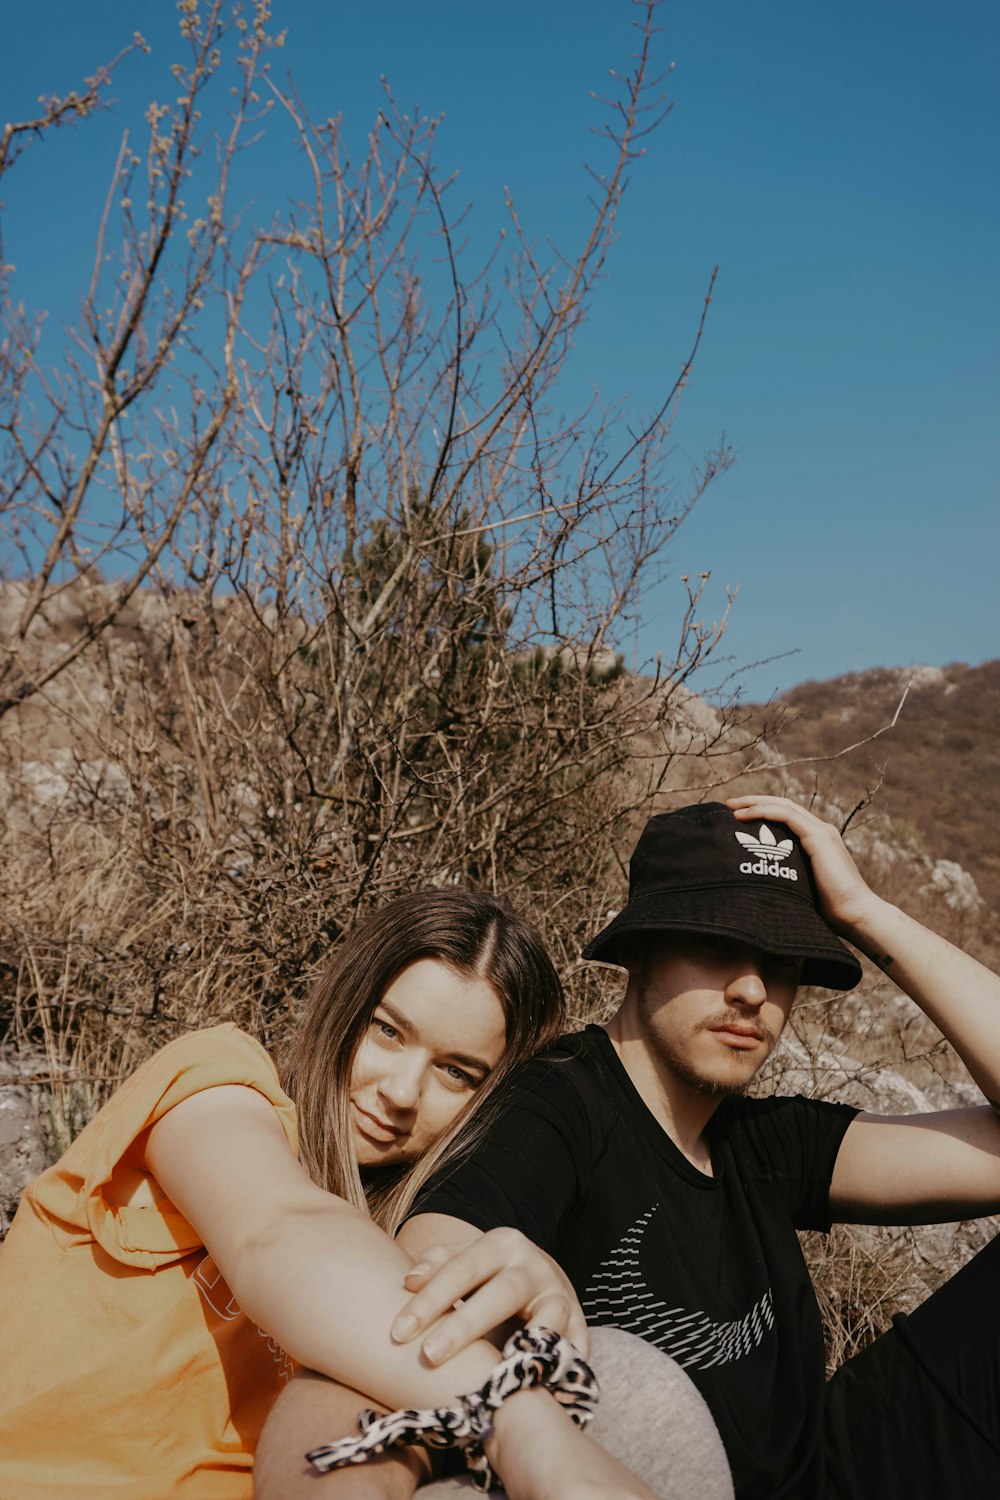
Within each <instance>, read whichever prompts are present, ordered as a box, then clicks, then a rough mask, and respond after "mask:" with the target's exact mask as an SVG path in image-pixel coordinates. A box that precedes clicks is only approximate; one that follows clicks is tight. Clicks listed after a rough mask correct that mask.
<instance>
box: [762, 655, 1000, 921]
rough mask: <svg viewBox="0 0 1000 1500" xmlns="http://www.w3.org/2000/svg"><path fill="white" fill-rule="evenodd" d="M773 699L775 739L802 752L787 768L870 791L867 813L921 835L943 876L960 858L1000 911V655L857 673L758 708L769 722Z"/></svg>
mask: <svg viewBox="0 0 1000 1500" xmlns="http://www.w3.org/2000/svg"><path fill="white" fill-rule="evenodd" d="M904 693H905V695H906V696H905V701H903V702H902V708H901V709H900V711H899V715H898V719H897V721H896V723H895V725H894V726H893V727H892V728H891V729H887V728H886V727H885V726H887V725H889V724H890V723H891V722H892V719H893V717H894V715H895V714H896V711H897V709H899V706H900V702H901V700H903V695H904ZM776 709H777V711H778V713H777V718H778V720H779V722H780V726H781V727H780V732H779V733H778V734H777V736H775V737H772V738H771V741H770V744H771V748H772V749H773V750H774V751H775V752H777V759H778V760H779V761H780V762H784V761H795V762H797V764H795V765H794V766H791V767H789V770H790V771H791V772H792V774H793V775H794V776H795V778H796V779H797V780H798V781H799V783H800V784H801V785H802V786H804V787H810V788H815V789H816V790H817V791H818V792H819V793H820V795H821V796H823V797H825V798H829V799H831V800H833V801H836V802H838V803H839V804H840V805H841V806H844V807H847V808H851V807H853V806H854V805H855V804H856V803H858V802H859V801H861V799H862V798H863V797H865V796H866V794H867V793H868V792H871V793H872V794H873V796H872V802H871V806H870V807H869V808H866V809H865V810H864V812H863V814H862V816H863V817H864V818H865V819H866V820H871V819H873V818H874V819H875V820H876V821H877V823H878V824H880V825H881V826H882V827H883V828H884V829H886V830H888V829H889V828H890V827H891V830H892V836H894V837H896V838H899V839H904V840H906V841H909V842H912V843H913V844H915V845H916V847H917V848H918V849H919V850H920V851H921V852H922V853H924V854H925V855H926V856H927V857H928V858H929V859H930V860H931V861H932V863H933V864H934V865H935V868H938V869H943V870H944V874H943V875H939V876H938V879H939V880H942V879H946V877H947V866H948V865H949V864H953V865H958V866H961V868H962V869H963V870H964V871H966V872H968V874H969V875H971V877H972V879H973V880H974V881H975V884H976V886H977V888H978V894H979V896H980V897H981V898H982V901H983V903H984V908H985V912H992V913H996V912H1000V844H998V842H997V839H996V837H995V834H994V830H995V829H996V827H997V826H998V823H1000V776H998V775H997V767H998V750H997V734H998V730H1000V660H998V661H988V662H984V663H983V664H982V665H981V666H978V667H967V666H963V665H954V666H949V667H911V668H902V667H894V668H886V669H881V668H880V669H878V670H875V671H870V672H852V673H849V674H848V675H846V676H844V677H835V678H833V679H832V680H831V681H829V682H806V683H803V684H802V685H801V686H800V687H796V688H793V689H792V690H791V692H789V693H786V694H785V696H784V697H783V698H781V699H779V700H778V701H777V703H776V704H772V705H770V706H769V707H768V709H766V710H765V709H758V710H757V711H756V712H757V714H759V715H760V716H765V715H766V716H767V717H768V718H769V719H772V720H773V719H775V717H776V715H775V710H776ZM880 730H883V731H884V732H883V733H878V731H880ZM876 735H877V737H876V738H872V736H876ZM859 742H861V743H859ZM852 745H855V746H856V747H857V748H854V749H850V748H847V747H850V746H852ZM811 757H820V758H817V759H815V760H812V759H811ZM821 757H832V758H825V759H824V758H821Z"/></svg>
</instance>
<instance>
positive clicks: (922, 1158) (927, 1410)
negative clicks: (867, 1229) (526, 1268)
mask: <svg viewBox="0 0 1000 1500" xmlns="http://www.w3.org/2000/svg"><path fill="white" fill-rule="evenodd" d="M841 937H843V938H847V939H849V940H850V941H851V942H852V943H853V944H854V946H855V947H857V948H860V949H861V950H862V951H863V952H865V953H866V954H867V955H868V956H869V957H870V958H871V959H873V960H874V961H875V962H876V963H877V964H879V965H880V966H881V967H882V968H883V969H885V970H886V971H887V972H888V973H890V974H891V975H892V977H893V979H894V981H895V982H896V983H897V984H898V985H899V987H900V988H901V989H903V990H905V991H906V992H907V993H908V994H910V995H911V996H912V997H913V999H914V1000H915V1001H916V1002H917V1003H918V1004H919V1005H920V1006H921V1008H922V1009H923V1011H924V1012H925V1014H926V1015H927V1016H928V1017H929V1018H930V1019H931V1020H932V1021H933V1022H934V1023H935V1024H936V1025H937V1026H938V1027H939V1028H940V1029H941V1031H942V1032H943V1033H944V1034H945V1035H946V1036H947V1037H948V1039H949V1040H950V1041H951V1043H952V1044H953V1046H954V1047H955V1049H956V1050H957V1052H958V1053H959V1055H960V1056H961V1057H962V1059H963V1061H964V1062H965V1064H966V1066H967V1067H968V1069H969V1071H970V1073H971V1074H972V1076H973V1078H974V1079H975V1080H976V1082H977V1084H978V1085H979V1087H980V1088H981V1089H982V1090H983V1092H984V1094H985V1096H986V1099H987V1100H988V1101H995V1100H997V1099H1000V981H998V980H997V979H996V977H995V976H993V975H992V974H990V973H989V972H988V971H987V970H985V969H984V968H983V967H982V966H981V965H980V964H978V963H976V962H975V961H974V960H973V959H971V958H969V957H968V956H967V955H965V954H963V953H961V952H960V951H959V950H957V949H955V948H954V947H952V946H951V945H950V944H949V943H947V942H945V941H944V940H943V939H941V938H939V937H937V936H936V935H935V934H933V933H931V932H929V931H928V930H927V929H925V928H923V927H921V926H920V925H919V924H918V923H916V922H914V921H912V920H911V919H910V918H908V917H907V916H905V915H904V914H903V913H902V912H901V911H899V910H898V909H897V908H895V907H893V906H891V905H889V904H888V903H887V902H885V901H883V900H881V899H880V898H879V897H877V896H876V895H875V894H874V892H872V891H871V890H870V889H869V887H868V886H867V885H866V884H865V882H864V881H863V879H862V878H861V876H860V874H859V872H858V870H857V868H856V866H855V865H854V862H853V860H852V859H851V857H850V855H849V854H848V852H847V849H846V847H845V846H844V844H843V841H842V840H841V838H840V836H839V834H838V833H837V832H836V830H835V829H834V828H832V827H831V826H830V825H829V824H827V823H825V822H823V821H822V820H821V819H819V818H817V817H815V816H814V815H813V814H811V813H809V812H807V811H805V810H804V809H802V808H801V807H799V806H797V805H796V804H794V803H792V802H789V801H787V800H786V799H783V798H773V797H742V798H736V799H733V800H732V801H731V802H730V803H729V804H728V806H722V805H721V804H707V805H702V806H698V807H693V808H684V809H681V810H680V811H678V812H674V813H669V814H663V815H660V816H659V817H657V818H654V819H652V820H651V822H650V823H649V824H648V825H647V827H646V829H645V831H644V833H643V835H642V837H641V839H640V841H639V845H638V847H637V849H636V851H635V855H634V857H633V860H632V866H631V882H630V895H629V901H628V904H627V905H626V906H625V908H624V909H623V910H622V911H621V912H620V913H619V914H618V916H617V917H616V918H615V919H614V921H613V922H611V923H610V925H609V926H608V927H606V928H605V929H604V931H603V932H601V933H600V934H599V935H598V937H597V938H595V939H594V941H593V942H592V943H591V944H590V946H589V948H588V949H587V950H586V951H587V956H588V957H591V958H596V959H600V960H603V961H606V962H607V961H610V962H617V963H621V964H623V965H624V966H625V967H627V969H628V973H629V983H628V990H627V993H626V996H625V1000H624V1002H623V1004H622V1007H621V1009H620V1010H619V1011H618V1013H617V1014H616V1015H615V1016H614V1017H612V1019H611V1020H610V1021H609V1022H608V1024H607V1026H606V1027H605V1028H603V1029H602V1028H589V1029H588V1030H587V1031H586V1032H585V1033H582V1034H581V1035H579V1036H577V1037H572V1038H569V1039H566V1040H565V1041H564V1043H563V1044H562V1045H561V1047H560V1049H559V1051H558V1053H557V1054H555V1055H553V1056H552V1057H550V1058H547V1059H541V1060H538V1061H536V1062H535V1063H532V1064H529V1065H528V1067H527V1068H526V1069H525V1071H524V1074H523V1076H522V1078H521V1081H520V1082H519V1084H518V1085H517V1086H516V1088H515V1089H514V1091H513V1097H512V1100H511V1103H510V1106H509V1108H508V1109H507V1111H506V1113H505V1114H504V1117H503V1119H502V1120H501V1121H500V1123H499V1125H498V1127H497V1128H496V1129H495V1130H494V1131H493V1132H492V1133H491V1135H490V1137H489V1139H488V1140H487V1141H486V1142H484V1144H483V1145H482V1147H481V1148H480V1149H479V1150H478V1151H477V1153H476V1154H475V1156H474V1157H473V1158H472V1159H471V1160H470V1161H468V1162H466V1163H465V1164H463V1165H462V1166H461V1167H460V1168H459V1169H458V1170H457V1171H455V1172H454V1173H453V1174H452V1175H451V1176H450V1177H449V1178H448V1179H447V1180H446V1181H444V1182H442V1183H439V1184H437V1185H436V1186H432V1187H431V1189H430V1190H429V1192H428V1193H427V1195H426V1197H425V1198H424V1199H423V1200H422V1201H421V1204H420V1212H419V1214H418V1215H417V1216H416V1217H414V1218H413V1219H411V1221H410V1222H409V1223H408V1224H407V1225H406V1226H405V1227H404V1230H403V1233H402V1237H401V1238H402V1243H403V1245H404V1248H405V1249H406V1250H407V1251H408V1252H409V1253H410V1254H411V1255H414V1256H415V1257H420V1256H421V1255H422V1254H423V1253H424V1251H425V1249H426V1247H428V1246H430V1245H435V1244H436V1245H441V1244H448V1245H451V1246H455V1245H459V1244H462V1243H466V1242H467V1243H469V1244H470V1246H473V1244H474V1242H475V1241H476V1238H477V1232H478V1231H483V1230H490V1229H492V1228H493V1227H494V1226H497V1225H513V1226H514V1227H515V1228H517V1229H519V1230H522V1231H523V1232H524V1233H525V1234H527V1235H528V1236H530V1238H531V1239H532V1240H534V1241H535V1242H536V1243H537V1244H538V1245H540V1246H541V1247H542V1248H543V1249H544V1250H546V1251H548V1252H549V1253H550V1254H551V1255H552V1256H553V1257H554V1258H555V1259H556V1260H557V1261H558V1262H559V1263H560V1264H561V1265H562V1266H563V1268H564V1269H565V1271H566V1272H567V1273H568V1275H569V1277H570V1279H571V1281H572V1283H573V1285H574V1287H575V1289H576V1292H577V1294H578V1296H579V1298H580V1301H581V1304H582V1306H583V1309H584V1312H585V1313H586V1315H587V1318H588V1320H589V1321H590V1322H591V1323H592V1324H597V1325H602V1324H603V1325H611V1326H614V1327H618V1328H621V1329H625V1330H627V1331H629V1332H631V1333H634V1334H638V1335H639V1336H640V1337H641V1338H642V1339H643V1340H645V1341H646V1342H647V1343H649V1344H652V1345H654V1346H656V1347H658V1348H659V1349H661V1350H663V1351H664V1352H665V1353H667V1354H669V1355H670V1356H672V1358H673V1359H674V1360H675V1361H677V1363H678V1364H679V1365H681V1366H682V1368H683V1369H685V1370H686V1371H687V1373H688V1375H690V1376H691V1377H692V1379H693V1380H694V1382H695V1384H696V1385H697V1386H698V1389H699V1390H700V1391H701V1393H702V1395H703V1397H704V1398H705V1400H706V1402H707V1403H708V1406H709V1408H710V1410H711V1412H712V1414H713V1416H714V1418H715V1421H716V1423H717V1425H718V1428H719V1431H720V1433H721V1436H722V1439H723V1441H724V1444H725V1448H726V1452H727V1455H728V1458H729V1463H730V1466H731V1469H732V1473H733V1481H734V1485H735V1490H736V1494H737V1496H738V1497H740V1500H749V1497H756V1496H760V1497H763V1496H770V1497H788V1500H791V1497H802V1500H815V1497H819V1496H824V1497H827V1496H831V1497H837V1500H848V1497H851V1500H853V1497H865V1496H868V1495H871V1496H876V1495H877V1496H878V1497H879V1500H892V1497H894V1496H897V1495H898V1496H900V1497H901V1496H903V1495H904V1494H905V1495H906V1496H907V1497H912V1496H919V1495H928V1496H930V1495H933V1496H935V1497H939V1496H949V1497H950V1496H956V1497H957V1496H962V1497H973V1500H974V1497H977V1496H980V1495H982V1496H986V1495H990V1496H995V1495H996V1494H997V1493H1000V1399H998V1397H1000V1333H998V1331H1000V1248H998V1246H1000V1242H997V1241H995V1242H994V1243H993V1244H992V1245H990V1246H989V1247H988V1248H987V1249H986V1250H985V1251H983V1252H982V1253H981V1254H980V1255H979V1256H977V1257H976V1259H975V1260H974V1261H973V1262H972V1263H971V1264H970V1265H969V1266H968V1267H966V1268H965V1269H964V1270H963V1271H962V1272H960V1273H959V1274H958V1276H956V1277H955V1278H953V1280H952V1282H950V1283H949V1284H948V1285H946V1286H945V1287H943V1288H942V1289H941V1290H940V1291H939V1292H937V1293H936V1294H935V1295H934V1296H933V1297H932V1298H930V1299H929V1301H928V1302H927V1303H926V1304H925V1305H924V1306H923V1307H922V1308H920V1309H918V1311H917V1312H916V1313H915V1314H914V1315H913V1316H912V1317H910V1318H908V1319H899V1320H897V1322H896V1324H895V1325H894V1327H893V1329H892V1330H891V1331H890V1332H889V1333H888V1334H886V1335H884V1336H883V1338H882V1339H880V1340H879V1341H878V1342H877V1343H876V1344H875V1345H873V1346H872V1347H871V1348H870V1349H869V1350H867V1351H865V1352H864V1353H863V1354H862V1355H860V1356H858V1357H856V1358H855V1359H853V1360H851V1361H849V1362H848V1364H847V1365H845V1367H844V1368H843V1369H842V1370H841V1371H840V1372H838V1374H837V1376H836V1377H835V1378H834V1380H833V1381H832V1382H830V1384H829V1385H828V1386H826V1387H825V1388H824V1384H823V1348H822V1338H821V1332H820V1326H819V1318H818V1313H817V1310H816V1305H815V1300H814V1298H813V1295H812V1291H811V1287H810V1285H809V1280H808V1276H807V1273H806V1269H805V1266H804V1263H803V1260H802V1256H801V1252H800V1251H799V1247H798V1242H797V1238H796V1234H795V1230H796V1229H797V1228H808V1227H816V1228H825V1227H827V1226H828V1224H829V1222H830V1221H831V1219H833V1220H840V1221H847V1222H866V1223H917V1222H934V1221H941V1220H948V1219H958V1218H967V1217H970V1216H973V1215H979V1214H984V1213H990V1212H994V1211H996V1210H998V1209H1000V1117H998V1109H997V1106H996V1104H994V1103H987V1104H985V1105H984V1106H982V1107H980V1108H972V1109H962V1110H953V1111H947V1112H943V1113H937V1114H923V1115H910V1116H903V1117H895V1118H889V1117H880V1116H874V1115H870V1114H866V1113H858V1112H856V1111H854V1110H852V1109H850V1108H848V1107H846V1106H843V1105H837V1104H827V1103H821V1102H818V1101H809V1100H801V1099H782V1098H771V1099H759V1100H757V1099H749V1098H746V1097H745V1090H746V1088H747V1085H748V1084H749V1083H750V1081H751V1080H752V1078H753V1077H754V1075H755V1073H756V1072H757V1071H758V1069H759V1068H760V1066H761V1065H762V1063H763V1062H764V1061H765V1060H766V1058H767V1057H768V1056H769V1055H770V1053H771V1051H772V1049H773V1047H774V1045H775V1043H776V1042H777V1039H778V1037H779V1036H780V1034H781V1030H782V1028H783V1026H784V1024H785V1021H786V1020H787V1017H788V1014H789V1012H790V1010H791V1008H792V1005H793V1003H794V999H795V991H796V987H797V985H798V984H799V983H800V982H804V983H808V984H820V985H827V986H830V987H832V988H835V989H849V988H851V987H853V985H854V984H855V983H856V982H857V980H858V979H859V978H860V966H859V965H858V963H857V960H856V959H855V958H854V957H853V955H852V954H851V953H850V952H849V951H848V950H847V949H846V948H845V947H844V946H843V944H842V943H841V941H840V938H841ZM473 1300H474V1299H473ZM419 1303H420V1299H419V1297H418V1298H417V1299H416V1306H417V1310H418V1311H423V1312H426V1308H424V1309H421V1308H420V1306H419ZM470 1306H471V1304H470ZM472 1315H473V1314H470V1316H472ZM454 1317H455V1315H452V1321H453V1322H454ZM670 1419H671V1413H670V1412H669V1411H662V1412H660V1413H659V1414H658V1415H657V1418H656V1421H657V1423H658V1424H669V1422H670ZM654 1441H655V1435H654Z"/></svg>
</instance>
